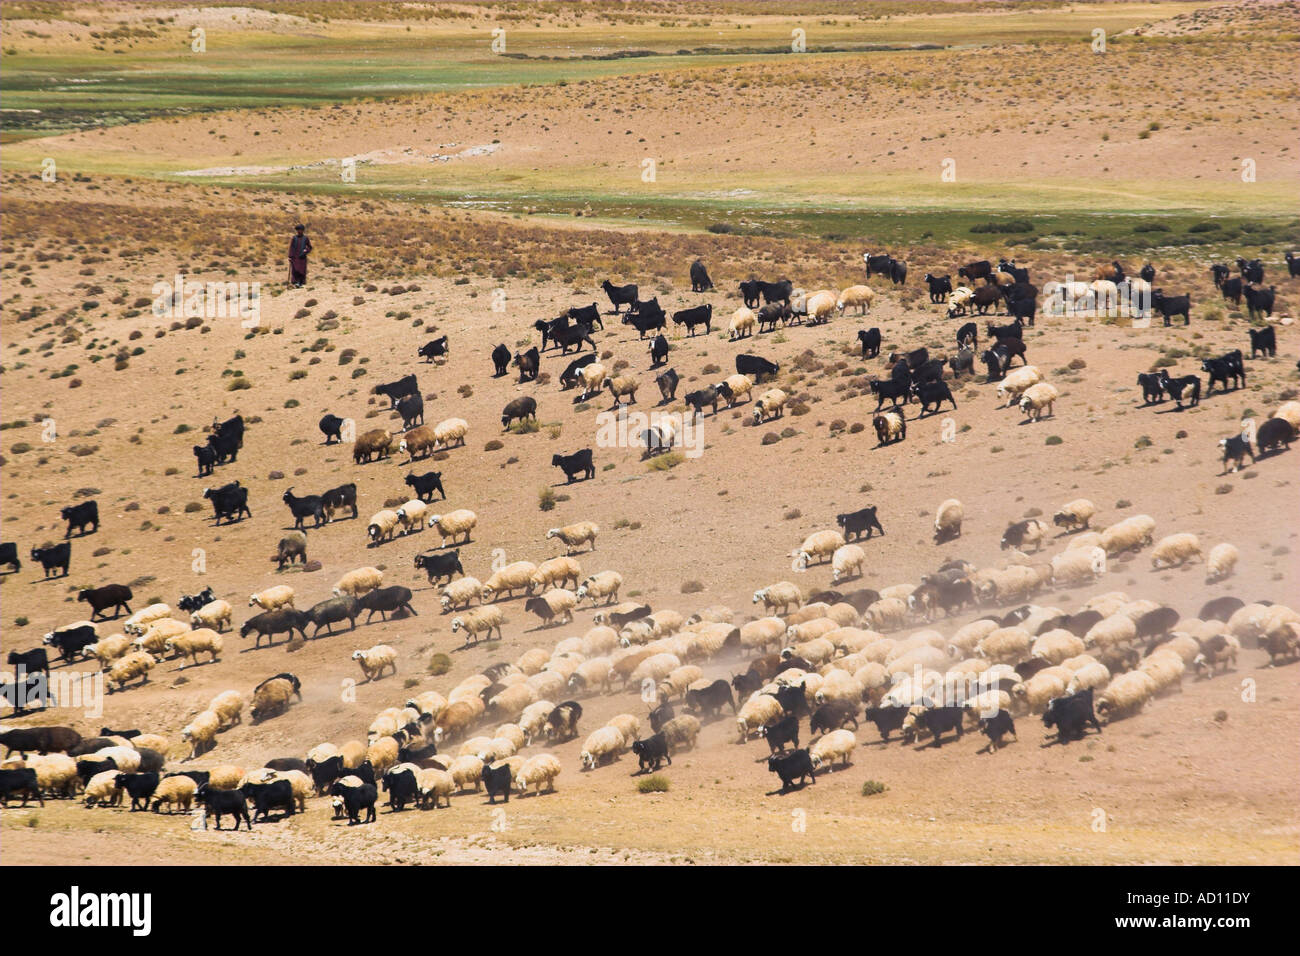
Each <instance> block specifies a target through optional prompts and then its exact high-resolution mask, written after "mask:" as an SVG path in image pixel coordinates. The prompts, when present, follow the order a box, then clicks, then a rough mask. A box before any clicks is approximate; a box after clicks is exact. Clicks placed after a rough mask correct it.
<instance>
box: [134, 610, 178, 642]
mask: <svg viewBox="0 0 1300 956" xmlns="http://www.w3.org/2000/svg"><path fill="white" fill-rule="evenodd" d="M171 612H172V609H171V608H170V607H168V606H167V605H166V604H150V605H149V606H148V607H142V608H141V609H140V610H138V611H136V612H135V613H134V614H132V615H131V616H130V617H128V618H127V619H126V620H125V621H124V622H122V630H123V631H124V632H125V633H127V634H130V635H132V636H133V637H134V636H138V635H140V634H143V633H144V629H145V628H146V627H148V626H149V625H150V624H152V623H153V622H154V621H157V620H160V619H161V618H164V617H167V616H168V615H169V614H171Z"/></svg>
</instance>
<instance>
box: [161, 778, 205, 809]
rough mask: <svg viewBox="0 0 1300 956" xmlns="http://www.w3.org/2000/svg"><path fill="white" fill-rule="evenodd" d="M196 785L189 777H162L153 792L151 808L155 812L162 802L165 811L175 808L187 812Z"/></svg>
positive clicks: (192, 799) (196, 787)
mask: <svg viewBox="0 0 1300 956" xmlns="http://www.w3.org/2000/svg"><path fill="white" fill-rule="evenodd" d="M197 789H198V785H197V784H196V783H195V782H194V781H193V780H192V779H190V778H189V777H164V778H163V779H162V780H159V781H158V788H157V789H156V790H154V792H153V809H154V812H155V813H156V812H157V811H158V810H159V809H160V808H161V807H162V806H163V805H164V804H165V805H166V807H167V812H168V813H172V812H174V810H175V809H179V810H181V812H183V813H188V812H189V809H190V805H191V803H192V802H193V801H194V792H195V791H196V790H197Z"/></svg>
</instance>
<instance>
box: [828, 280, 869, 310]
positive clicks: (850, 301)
mask: <svg viewBox="0 0 1300 956" xmlns="http://www.w3.org/2000/svg"><path fill="white" fill-rule="evenodd" d="M875 299H876V293H875V292H873V291H872V290H871V288H870V287H869V286H865V285H851V286H849V287H848V288H847V289H845V290H844V291H843V292H841V293H840V296H839V298H838V299H837V300H836V301H835V308H836V309H837V310H838V311H840V312H843V311H844V310H845V309H847V308H849V307H850V306H855V305H856V306H857V307H858V315H866V314H867V310H868V309H870V308H871V304H872V303H873V302H874V301H875Z"/></svg>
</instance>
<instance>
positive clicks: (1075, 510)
mask: <svg viewBox="0 0 1300 956" xmlns="http://www.w3.org/2000/svg"><path fill="white" fill-rule="evenodd" d="M1096 513H1097V506H1096V505H1094V504H1093V503H1092V502H1091V501H1089V500H1088V499H1087V498H1075V499H1074V500H1073V501H1069V502H1066V503H1065V504H1064V505H1062V506H1061V510H1060V511H1058V512H1056V514H1054V515H1052V523H1053V524H1054V525H1056V526H1057V527H1058V528H1064V529H1065V530H1066V531H1075V530H1080V529H1085V528H1087V527H1088V522H1090V521H1091V520H1092V517H1093V515H1095V514H1096Z"/></svg>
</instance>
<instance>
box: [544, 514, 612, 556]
mask: <svg viewBox="0 0 1300 956" xmlns="http://www.w3.org/2000/svg"><path fill="white" fill-rule="evenodd" d="M599 532H600V526H599V525H598V524H596V522H594V521H578V522H575V523H574V524H566V525H565V526H564V527H562V528H551V529H550V530H549V531H547V532H546V539H547V540H548V541H549V540H550V539H551V538H559V539H560V540H561V541H563V542H564V546H565V547H566V548H568V549H569V553H572V552H574V551H576V550H577V549H578V548H580V547H581V546H582V545H584V544H589V545H591V550H592V551H595V550H596V535H597V534H598V533H599Z"/></svg>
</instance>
